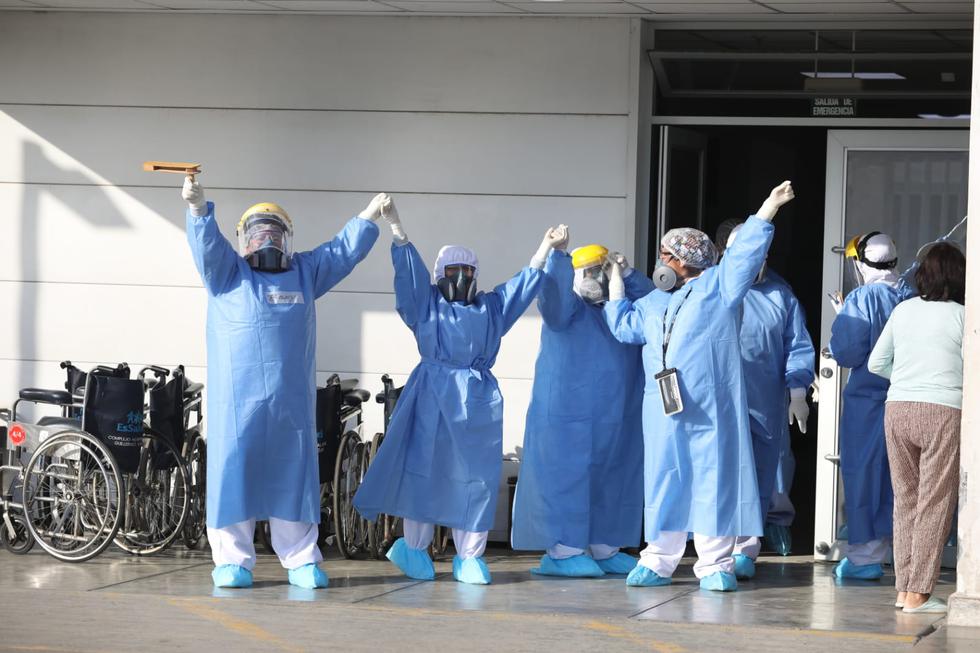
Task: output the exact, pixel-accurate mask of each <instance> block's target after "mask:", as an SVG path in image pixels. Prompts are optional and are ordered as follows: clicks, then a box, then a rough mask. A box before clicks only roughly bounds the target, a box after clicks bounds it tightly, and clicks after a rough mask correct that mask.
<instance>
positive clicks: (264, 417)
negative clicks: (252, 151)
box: [187, 202, 378, 528]
mask: <svg viewBox="0 0 980 653" xmlns="http://www.w3.org/2000/svg"><path fill="white" fill-rule="evenodd" d="M377 238H378V227H377V225H375V224H374V223H372V222H370V221H368V220H362V219H360V218H354V219H352V220H351V221H350V222H348V223H347V226H345V227H344V230H343V231H342V232H340V234H338V235H337V237H336V238H334V239H333V240H331V241H330V242H328V243H325V244H323V245H320V246H319V247H317V248H316V249H315V250H313V251H310V252H299V253H296V254H294V255H293V258H292V263H291V265H290V268H289V269H288V270H286V271H284V272H260V271H258V270H254V269H252V268H251V267H250V266H249V265H248V263H247V262H246V261H245V259H243V258H242V257H241V256H239V255H238V253H237V252H236V251H235V249H234V248H232V246H231V244H229V243H228V241H227V240H225V238H224V236H222V235H221V232H220V231H219V230H218V224H217V222H215V219H214V204H212V203H211V202H209V203H208V214H207V215H206V216H204V217H201V218H197V217H194V216H193V215H191V214H190V212H188V213H187V240H188V241H189V242H190V246H191V253H192V254H193V256H194V263H195V265H196V266H197V270H198V272H200V274H201V279H203V281H204V287H205V288H206V289H207V291H208V326H207V342H208V379H207V388H208V400H207V401H208V410H207V426H208V469H207V474H208V476H207V478H208V489H207V523H208V526H209V527H211V528H222V527H224V526H229V525H231V524H235V523H238V522H241V521H245V520H246V519H268V518H269V517H276V518H278V519H284V520H288V521H298V522H308V523H317V522H319V521H320V479H319V470H318V468H317V450H316V420H315V417H314V415H315V413H314V407H315V405H316V375H315V372H316V357H315V355H316V305H315V303H314V301H315V300H316V299H317V298H319V297H321V296H323V295H324V294H325V293H326V292H327V291H328V290H330V288H332V287H333V286H335V285H336V284H337V283H338V282H340V280H342V279H343V278H344V277H346V276H347V275H348V274H350V272H351V270H353V269H354V266H355V265H357V263H358V262H360V261H361V260H362V259H363V258H364V257H365V256H367V254H368V252H369V251H370V250H371V246H372V245H373V244H374V241H375V240H377Z"/></svg>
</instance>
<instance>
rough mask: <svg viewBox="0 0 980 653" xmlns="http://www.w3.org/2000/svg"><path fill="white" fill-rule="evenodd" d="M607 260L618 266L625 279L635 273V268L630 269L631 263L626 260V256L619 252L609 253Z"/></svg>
mask: <svg viewBox="0 0 980 653" xmlns="http://www.w3.org/2000/svg"><path fill="white" fill-rule="evenodd" d="M606 258H607V259H608V260H609V261H611V262H612V263H615V264H616V266H617V267H618V268H619V270H620V272H622V276H623V278H624V279H625V278H626V277H628V276H630V275H631V274H632V273H633V268H631V267H630V262H629V261H628V260H626V256H625V255H623V254H620V253H619V252H609V254H608V255H607V256H606Z"/></svg>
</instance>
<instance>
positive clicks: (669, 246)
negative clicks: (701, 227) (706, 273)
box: [660, 227, 718, 270]
mask: <svg viewBox="0 0 980 653" xmlns="http://www.w3.org/2000/svg"><path fill="white" fill-rule="evenodd" d="M660 246H661V247H663V248H664V249H665V250H667V251H668V252H670V253H671V254H673V255H674V256H675V257H677V260H679V261H680V262H681V263H683V264H684V265H686V266H688V267H691V268H697V269H699V270H703V269H705V268H710V267H711V266H712V265H714V264H715V263H716V262H717V261H718V250H717V249H715V245H714V243H712V242H711V239H710V238H708V234H706V233H704V232H703V231H698V230H697V229H692V228H690V227H683V228H681V229H671V230H670V231H668V232H667V233H666V234H664V237H663V238H661V239H660Z"/></svg>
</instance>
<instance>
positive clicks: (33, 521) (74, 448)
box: [24, 430, 124, 562]
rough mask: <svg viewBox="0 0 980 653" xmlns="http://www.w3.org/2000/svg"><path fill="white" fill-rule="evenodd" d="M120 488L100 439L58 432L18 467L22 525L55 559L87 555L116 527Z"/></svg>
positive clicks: (106, 540)
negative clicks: (20, 470)
mask: <svg viewBox="0 0 980 653" xmlns="http://www.w3.org/2000/svg"><path fill="white" fill-rule="evenodd" d="M122 487H123V486H122V475H121V474H120V473H119V468H118V467H117V465H116V461H115V459H114V458H113V457H112V454H111V453H109V450H108V449H106V447H105V446H104V445H103V444H102V443H101V442H99V441H98V440H97V439H96V438H94V437H92V436H91V435H89V434H88V433H85V432H84V431H74V430H69V431H62V432H61V433H58V434H57V435H54V436H52V437H50V438H48V439H47V440H45V441H44V442H42V443H41V445H40V446H39V447H38V448H37V449H36V450H35V451H34V455H32V456H31V459H30V461H29V462H28V463H27V466H26V467H25V468H24V517H25V519H26V523H27V529H28V531H29V533H30V535H31V537H33V538H34V540H36V541H37V543H38V544H40V545H41V548H42V549H44V550H45V551H47V552H48V553H49V554H50V555H52V556H53V557H55V558H57V559H58V560H62V561H64V562H82V561H84V560H88V559H90V558H93V557H94V556H97V555H98V554H99V553H101V552H102V551H103V550H105V548H106V547H107V546H109V544H110V543H111V542H112V540H113V538H114V537H115V535H116V532H117V531H118V530H119V524H120V522H121V521H122V507H123V503H124V497H123V493H122Z"/></svg>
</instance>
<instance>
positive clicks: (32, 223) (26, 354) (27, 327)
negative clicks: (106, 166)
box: [17, 141, 131, 387]
mask: <svg viewBox="0 0 980 653" xmlns="http://www.w3.org/2000/svg"><path fill="white" fill-rule="evenodd" d="M22 147H23V150H22V151H23V157H22V161H23V165H22V167H21V169H22V171H23V172H22V179H21V181H22V183H23V199H22V202H21V216H20V217H21V229H20V234H21V240H20V248H19V253H20V260H21V269H20V282H21V288H20V297H19V299H18V309H19V320H18V334H17V335H18V343H17V350H18V352H19V361H18V372H17V377H18V378H17V382H18V387H24V386H26V385H29V384H30V377H31V376H32V375H31V373H30V372H29V371H28V368H29V367H31V366H33V365H34V364H35V362H36V361H38V359H39V349H40V347H39V342H38V337H39V333H38V332H39V329H38V315H39V311H38V304H39V299H40V297H41V293H42V286H43V280H41V279H40V270H39V268H38V261H39V260H40V257H42V256H44V242H43V233H42V231H41V226H42V220H44V217H45V216H43V215H42V213H41V202H42V199H43V197H44V196H45V195H51V196H52V197H54V198H55V199H60V200H62V201H65V200H64V198H62V197H59V190H60V189H61V188H63V187H71V186H87V187H93V188H98V187H100V186H102V184H100V183H98V181H97V180H96V179H95V178H94V177H92V176H88V175H86V174H84V173H82V172H80V171H78V170H71V169H67V168H64V167H61V166H59V165H57V164H56V163H54V162H53V161H52V160H51V159H49V158H48V157H47V156H46V155H45V153H44V152H43V151H42V149H41V147H40V146H39V145H37V144H36V143H31V142H28V141H22ZM52 178H57V179H59V180H61V181H59V182H58V183H57V184H51V185H47V184H44V183H43V181H38V182H35V181H32V180H46V179H52ZM65 203H66V204H68V203H69V202H68V201H65ZM80 215H81V217H83V218H84V219H85V220H87V221H89V222H90V223H91V224H93V225H95V226H96V227H112V228H122V227H131V225H130V223H129V221H128V220H127V219H126V218H125V216H123V215H122V214H121V213H120V212H119V211H118V209H117V208H116V206H115V204H114V203H113V202H112V200H111V199H110V198H109V196H108V195H107V194H106V193H105V192H104V191H101V190H100V191H98V192H97V193H96V195H95V198H94V199H93V200H92V201H90V202H89V203H87V206H86V207H85V209H84V212H82V213H81V214H80ZM48 228H57V227H56V226H54V225H48ZM98 254H99V253H98V252H84V251H79V252H77V255H76V256H75V257H74V258H73V260H71V261H65V262H64V265H65V266H68V267H69V268H70V267H74V266H83V265H85V261H86V259H87V257H89V256H97V255H98ZM92 308H93V309H94V310H98V307H92ZM85 317H86V316H84V315H77V316H64V318H63V319H66V320H70V321H71V322H73V323H74V324H75V325H76V326H75V328H84V320H85ZM106 336H107V337H108V336H110V334H106ZM79 354H80V356H81V355H82V352H79Z"/></svg>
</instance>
